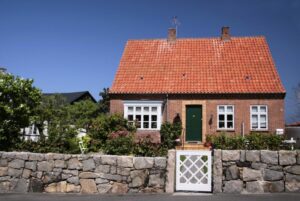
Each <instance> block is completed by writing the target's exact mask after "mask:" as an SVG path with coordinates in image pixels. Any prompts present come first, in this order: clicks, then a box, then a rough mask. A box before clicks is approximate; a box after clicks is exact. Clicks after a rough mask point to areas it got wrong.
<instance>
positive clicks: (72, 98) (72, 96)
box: [43, 91, 97, 104]
mask: <svg viewBox="0 0 300 201" xmlns="http://www.w3.org/2000/svg"><path fill="white" fill-rule="evenodd" d="M57 94H58V95H61V96H62V97H64V98H65V99H66V102H67V103H68V104H73V103H75V102H78V101H82V100H87V99H89V100H91V101H93V102H94V103H96V102H97V101H96V100H95V98H94V97H93V96H92V95H91V94H90V92H88V91H79V92H69V93H44V94H43V95H44V96H53V95H57Z"/></svg>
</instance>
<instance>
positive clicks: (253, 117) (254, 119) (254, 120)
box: [251, 114, 258, 122]
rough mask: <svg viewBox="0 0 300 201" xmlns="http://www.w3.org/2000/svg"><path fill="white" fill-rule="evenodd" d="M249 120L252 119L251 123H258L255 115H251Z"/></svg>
mask: <svg viewBox="0 0 300 201" xmlns="http://www.w3.org/2000/svg"><path fill="white" fill-rule="evenodd" d="M251 118H252V122H258V116H257V115H256V114H253V115H252V116H251Z"/></svg>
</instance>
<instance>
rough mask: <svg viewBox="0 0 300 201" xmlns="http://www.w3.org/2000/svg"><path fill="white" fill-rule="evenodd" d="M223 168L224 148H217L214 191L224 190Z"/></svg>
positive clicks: (215, 153)
mask: <svg viewBox="0 0 300 201" xmlns="http://www.w3.org/2000/svg"><path fill="white" fill-rule="evenodd" d="M174 163H175V162H174ZM222 169H223V164H222V150H220V149H215V150H214V156H213V183H214V185H213V192H214V193H221V192H222V177H223V171H222ZM174 177H175V176H174Z"/></svg>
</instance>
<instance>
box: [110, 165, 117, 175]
mask: <svg viewBox="0 0 300 201" xmlns="http://www.w3.org/2000/svg"><path fill="white" fill-rule="evenodd" d="M110 173H111V174H117V166H110Z"/></svg>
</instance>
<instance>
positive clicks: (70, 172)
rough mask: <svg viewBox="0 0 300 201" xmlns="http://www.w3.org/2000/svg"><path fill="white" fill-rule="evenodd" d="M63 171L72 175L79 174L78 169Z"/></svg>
mask: <svg viewBox="0 0 300 201" xmlns="http://www.w3.org/2000/svg"><path fill="white" fill-rule="evenodd" d="M63 173H64V174H67V175H70V176H72V175H73V176H78V170H63Z"/></svg>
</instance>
